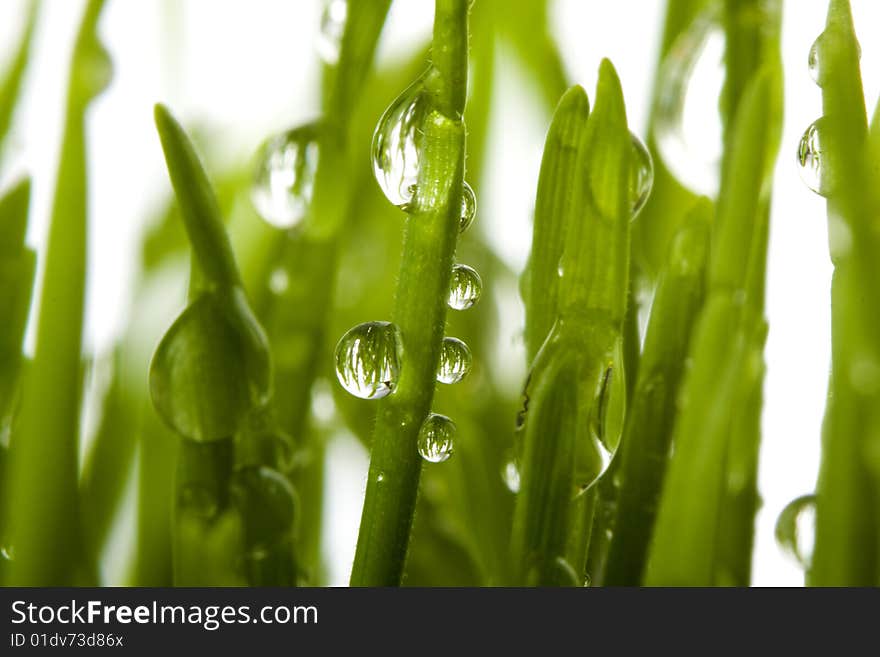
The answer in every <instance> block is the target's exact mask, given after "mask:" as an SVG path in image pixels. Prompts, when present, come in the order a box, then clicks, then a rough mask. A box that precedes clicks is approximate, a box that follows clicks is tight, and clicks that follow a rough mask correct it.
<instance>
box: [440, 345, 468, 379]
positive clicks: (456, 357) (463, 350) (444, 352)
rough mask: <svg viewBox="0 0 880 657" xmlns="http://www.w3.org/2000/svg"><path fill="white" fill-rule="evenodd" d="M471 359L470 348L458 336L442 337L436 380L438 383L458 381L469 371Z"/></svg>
mask: <svg viewBox="0 0 880 657" xmlns="http://www.w3.org/2000/svg"><path fill="white" fill-rule="evenodd" d="M471 361H472V358H471V350H470V349H469V348H468V346H467V345H466V344H465V343H464V342H462V341H461V340H459V339H458V338H443V343H442V344H441V346H440V365H439V367H438V368H437V380H438V381H439V382H440V383H447V384H452V383H458V382H459V381H461V380H462V379H463V378H464V377H465V376H467V373H468V372H470V370H471Z"/></svg>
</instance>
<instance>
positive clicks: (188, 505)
mask: <svg viewBox="0 0 880 657" xmlns="http://www.w3.org/2000/svg"><path fill="white" fill-rule="evenodd" d="M178 504H179V505H180V509H181V510H182V511H184V512H186V513H188V514H191V515H194V516H196V517H198V518H204V519H210V518H213V517H214V516H216V515H217V512H218V511H219V510H220V503H219V501H218V500H217V496H216V495H215V494H214V492H213V491H211V490H210V489H208V488H207V487H206V486H203V485H201V484H187V485H185V486H184V487H183V488H182V489H181V491H180V493H179V497H178Z"/></svg>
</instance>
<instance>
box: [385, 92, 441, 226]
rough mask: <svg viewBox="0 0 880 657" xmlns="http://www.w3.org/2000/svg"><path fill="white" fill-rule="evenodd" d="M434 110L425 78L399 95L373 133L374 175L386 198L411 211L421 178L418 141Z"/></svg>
mask: <svg viewBox="0 0 880 657" xmlns="http://www.w3.org/2000/svg"><path fill="white" fill-rule="evenodd" d="M429 109H430V101H429V99H428V96H427V94H426V93H425V88H424V84H423V82H422V78H419V79H418V80H416V81H415V82H414V83H413V84H411V85H410V86H409V87H407V89H406V90H405V91H404V92H403V93H402V94H400V96H398V97H397V98H396V99H395V100H394V102H392V103H391V105H389V107H388V109H386V110H385V113H384V114H383V115H382V118H380V119H379V123H378V125H377V126H376V132H375V133H374V134H373V146H372V160H373V175H374V176H375V177H376V182H378V183H379V187H380V188H381V189H382V193H384V194H385V197H386V198H387V199H388V200H389V201H391V203H392V204H393V205H396V206H397V207H399V208H401V209H403V210H407V208H408V206H409V203H410V201H412V199H413V195H414V194H415V191H416V184H417V183H418V179H419V166H420V153H419V148H418V140H419V136H420V130H421V127H422V122H423V121H424V118H425V116H426V114H427V112H428V110H429Z"/></svg>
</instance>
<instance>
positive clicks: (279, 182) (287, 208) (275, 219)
mask: <svg viewBox="0 0 880 657" xmlns="http://www.w3.org/2000/svg"><path fill="white" fill-rule="evenodd" d="M256 162H257V165H256V168H255V169H254V176H253V182H252V185H251V202H252V203H253V205H254V208H255V209H256V211H257V213H258V214H259V215H260V216H261V217H262V218H263V219H264V220H265V221H266V222H267V223H269V224H271V225H272V226H274V227H275V228H283V229H291V228H294V227H295V226H297V225H298V224H300V223H301V222H302V220H303V219H304V218H305V216H306V212H307V211H308V207H309V204H310V203H311V201H312V191H313V190H314V186H315V170H316V168H317V166H318V125H317V124H315V123H309V124H306V125H303V126H300V127H298V128H294V129H292V130H288V131H286V132H282V133H281V134H278V135H275V136H274V137H270V138H269V139H268V140H267V141H266V142H265V143H264V144H263V145H262V146H261V147H260V149H259V150H258V152H257V156H256Z"/></svg>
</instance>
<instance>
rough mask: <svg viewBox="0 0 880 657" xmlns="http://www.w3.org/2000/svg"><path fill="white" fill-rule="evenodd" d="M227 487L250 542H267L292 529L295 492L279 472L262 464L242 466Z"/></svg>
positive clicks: (255, 543)
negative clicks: (238, 510) (239, 510)
mask: <svg viewBox="0 0 880 657" xmlns="http://www.w3.org/2000/svg"><path fill="white" fill-rule="evenodd" d="M231 488H232V496H233V500H234V501H235V503H236V506H237V507H238V508H239V509H241V513H242V516H243V517H244V519H245V531H246V533H247V542H248V543H249V544H250V545H258V544H262V545H265V544H271V543H272V542H273V541H275V540H276V539H277V538H278V537H280V536H282V535H284V534H287V533H288V532H290V531H291V530H292V528H293V523H294V518H295V514H296V495H295V493H294V492H293V487H292V486H291V485H290V482H289V481H288V480H287V477H285V476H284V475H283V474H281V473H280V472H278V471H277V470H274V469H272V468H269V467H266V466H256V467H247V468H242V469H240V470H238V471H237V472H236V473H235V474H234V475H233V478H232V484H231Z"/></svg>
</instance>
